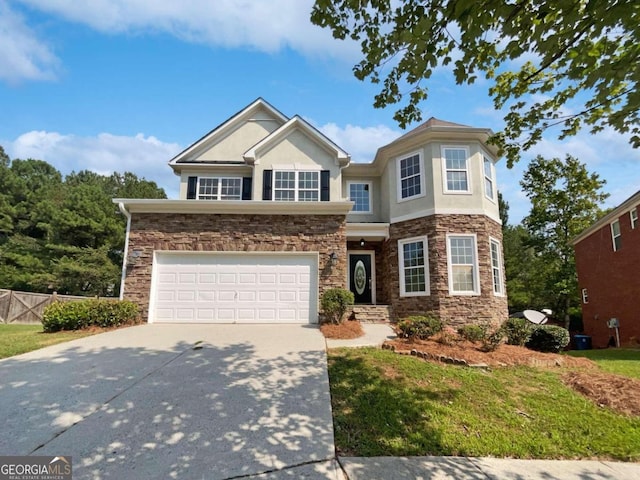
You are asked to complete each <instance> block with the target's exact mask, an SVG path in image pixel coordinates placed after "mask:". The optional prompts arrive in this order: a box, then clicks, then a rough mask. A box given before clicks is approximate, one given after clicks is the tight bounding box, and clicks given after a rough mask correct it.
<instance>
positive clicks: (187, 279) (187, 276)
mask: <svg viewBox="0 0 640 480" xmlns="http://www.w3.org/2000/svg"><path fill="white" fill-rule="evenodd" d="M196 278H197V277H196V274H195V273H185V272H183V273H179V274H178V283H180V284H184V283H186V284H194V283H196Z"/></svg>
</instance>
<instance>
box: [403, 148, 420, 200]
mask: <svg viewBox="0 0 640 480" xmlns="http://www.w3.org/2000/svg"><path fill="white" fill-rule="evenodd" d="M416 155H417V156H418V167H419V168H420V173H419V177H420V193H419V194H417V195H412V196H410V197H403V196H402V177H401V174H400V172H401V171H402V168H401V164H402V160H408V159H409V158H411V157H413V156H416ZM424 174H425V172H424V156H423V154H422V150H416V151H414V152H410V153H407V154H403V155H401V156H398V157H396V190H397V191H396V197H397V201H398V203H402V202H407V201H409V200H415V199H416V198H421V197H424V196H425V195H426V194H427V193H426V191H425V179H424Z"/></svg>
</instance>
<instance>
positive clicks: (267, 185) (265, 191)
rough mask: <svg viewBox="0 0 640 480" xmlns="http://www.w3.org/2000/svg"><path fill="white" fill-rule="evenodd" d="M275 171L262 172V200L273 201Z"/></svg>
mask: <svg viewBox="0 0 640 480" xmlns="http://www.w3.org/2000/svg"><path fill="white" fill-rule="evenodd" d="M272 177H273V170H265V171H263V172H262V200H271V196H272V195H271V179H272Z"/></svg>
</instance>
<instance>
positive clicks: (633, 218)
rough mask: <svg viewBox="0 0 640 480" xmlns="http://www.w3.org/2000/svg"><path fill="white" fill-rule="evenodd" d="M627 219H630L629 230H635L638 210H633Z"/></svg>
mask: <svg viewBox="0 0 640 480" xmlns="http://www.w3.org/2000/svg"><path fill="white" fill-rule="evenodd" d="M629 217H631V230H635V228H636V226H637V225H638V209H637V208H634V209H633V210H631V211H630V212H629Z"/></svg>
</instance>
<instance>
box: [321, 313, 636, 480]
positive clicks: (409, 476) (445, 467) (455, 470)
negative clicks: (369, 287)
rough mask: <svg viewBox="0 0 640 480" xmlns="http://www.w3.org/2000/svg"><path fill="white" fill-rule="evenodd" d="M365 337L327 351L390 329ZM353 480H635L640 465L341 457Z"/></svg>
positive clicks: (368, 342)
mask: <svg viewBox="0 0 640 480" xmlns="http://www.w3.org/2000/svg"><path fill="white" fill-rule="evenodd" d="M362 328H363V329H364V331H365V334H364V336H362V337H360V338H355V339H353V340H330V339H327V340H326V343H327V348H340V347H365V346H379V345H381V344H382V342H384V341H385V340H387V339H391V338H394V337H395V334H394V332H393V330H392V329H391V327H389V326H388V325H386V324H374V323H363V324H362ZM338 461H339V462H340V464H341V465H342V468H343V470H344V472H346V474H347V478H348V480H635V479H640V463H624V462H604V461H603V462H601V461H594V460H514V459H506V458H466V457H366V458H365V457H339V458H338Z"/></svg>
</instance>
